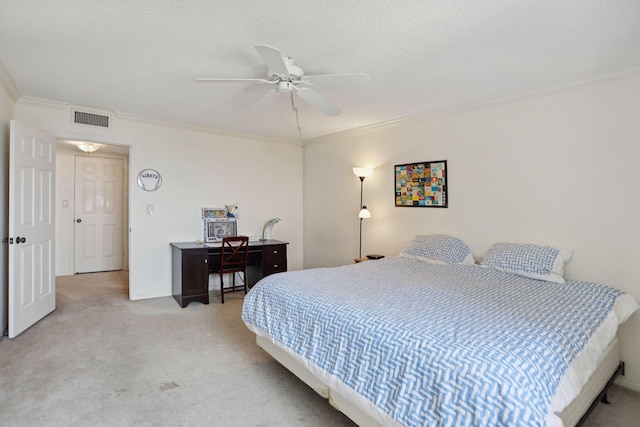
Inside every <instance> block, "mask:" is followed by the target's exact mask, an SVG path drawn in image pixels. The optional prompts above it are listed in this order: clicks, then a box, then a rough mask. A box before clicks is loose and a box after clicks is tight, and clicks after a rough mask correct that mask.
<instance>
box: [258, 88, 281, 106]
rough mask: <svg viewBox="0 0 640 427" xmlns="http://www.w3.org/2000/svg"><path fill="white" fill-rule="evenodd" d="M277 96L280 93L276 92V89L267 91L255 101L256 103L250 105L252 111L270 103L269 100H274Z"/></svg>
mask: <svg viewBox="0 0 640 427" xmlns="http://www.w3.org/2000/svg"><path fill="white" fill-rule="evenodd" d="M279 94H280V92H278V89H269V90H268V91H266V92H265V93H263V94H262V95H261V96H260V98H258V99H256V102H254V103H253V104H252V105H251V109H252V110H253V109H255V108H261V107H264V106H265V105H266V104H268V103H269V102H271V100H272V99H273V98H274V95H279Z"/></svg>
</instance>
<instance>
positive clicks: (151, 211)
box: [147, 205, 155, 215]
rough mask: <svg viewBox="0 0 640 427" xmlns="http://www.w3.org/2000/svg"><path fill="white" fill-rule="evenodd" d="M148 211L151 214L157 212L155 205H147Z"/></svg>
mask: <svg viewBox="0 0 640 427" xmlns="http://www.w3.org/2000/svg"><path fill="white" fill-rule="evenodd" d="M147 213H148V214H149V215H153V214H154V213H155V211H154V209H153V205H147Z"/></svg>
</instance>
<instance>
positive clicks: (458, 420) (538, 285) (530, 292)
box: [242, 257, 623, 426]
mask: <svg viewBox="0 0 640 427" xmlns="http://www.w3.org/2000/svg"><path fill="white" fill-rule="evenodd" d="M621 295H623V292H621V291H619V290H616V289H613V288H610V287H607V286H604V285H598V284H593V283H586V282H571V281H569V282H566V283H564V284H559V283H551V282H544V281H539V280H533V279H527V278H524V277H519V276H515V275H512V274H509V273H503V272H499V271H496V270H493V269H484V268H480V267H478V266H473V265H457V264H456V265H433V264H427V263H423V262H417V261H413V260H407V259H404V258H399V257H394V258H384V259H381V260H377V261H373V262H364V263H359V264H354V265H348V266H344V267H336V268H320V269H311V270H303V271H294V272H288V273H281V274H276V275H272V276H268V277H266V278H264V279H263V280H262V281H260V282H259V283H258V284H257V285H256V286H255V287H254V288H253V289H252V290H251V291H250V292H249V293H248V295H247V296H246V297H245V302H244V307H243V312H242V319H243V320H244V322H246V323H247V324H251V325H254V326H255V327H257V328H259V329H260V330H262V331H264V332H266V333H267V334H268V335H269V336H270V337H271V338H272V339H274V340H275V341H276V342H278V343H280V344H281V345H283V346H284V347H286V348H288V349H290V350H291V351H293V352H295V353H297V354H298V355H300V356H302V357H303V358H304V359H306V360H308V361H310V362H312V363H313V364H315V365H316V366H318V367H320V368H321V369H323V370H324V371H326V372H327V373H329V374H331V375H333V376H335V377H337V378H339V379H340V380H341V381H342V382H343V383H344V384H346V385H347V386H348V387H350V388H352V389H353V390H355V391H356V392H357V393H358V394H360V395H362V396H364V397H365V398H366V399H368V400H369V401H371V402H373V403H374V404H375V405H376V406H377V407H379V408H380V409H381V410H382V411H383V412H384V413H386V414H388V415H389V416H390V417H391V418H393V419H395V420H397V421H398V422H399V423H400V424H402V425H406V426H425V425H429V426H449V425H452V426H454V425H461V426H472V425H475V426H487V425H498V426H499V425H505V426H507V425H509V426H525V425H526V426H538V425H546V423H547V420H546V417H547V415H548V413H549V404H550V400H551V398H552V396H553V395H554V394H555V392H556V389H557V387H558V384H559V382H560V379H561V378H562V376H563V374H564V372H565V370H566V369H567V367H568V366H569V365H570V363H571V362H572V360H573V359H574V358H575V357H576V355H577V354H578V353H579V352H580V351H581V350H582V349H583V348H584V346H585V345H586V343H587V341H588V340H589V338H590V337H591V335H592V334H593V333H594V331H595V330H596V329H597V328H598V326H599V325H601V324H602V322H603V321H604V319H605V318H606V317H607V315H608V314H609V313H610V312H611V311H612V308H613V305H614V302H615V300H616V298H617V297H619V296H621Z"/></svg>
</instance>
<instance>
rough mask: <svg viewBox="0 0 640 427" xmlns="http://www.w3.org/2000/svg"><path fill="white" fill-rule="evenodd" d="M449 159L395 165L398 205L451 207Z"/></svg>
mask: <svg viewBox="0 0 640 427" xmlns="http://www.w3.org/2000/svg"><path fill="white" fill-rule="evenodd" d="M447 175H448V174H447V161H446V160H438V161H435V162H418V163H406V164H402V165H395V166H394V179H395V192H396V206H405V207H419V208H446V207H449V195H448V193H447V188H448V182H447V180H448V176H447Z"/></svg>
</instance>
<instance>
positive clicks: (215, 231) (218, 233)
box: [203, 218, 238, 243]
mask: <svg viewBox="0 0 640 427" xmlns="http://www.w3.org/2000/svg"><path fill="white" fill-rule="evenodd" d="M237 235H238V227H237V222H236V220H235V218H205V219H204V239H203V240H204V242H205V243H213V242H221V241H222V239H223V238H224V237H235V236H237Z"/></svg>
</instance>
